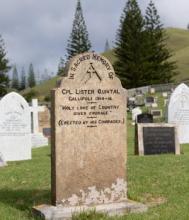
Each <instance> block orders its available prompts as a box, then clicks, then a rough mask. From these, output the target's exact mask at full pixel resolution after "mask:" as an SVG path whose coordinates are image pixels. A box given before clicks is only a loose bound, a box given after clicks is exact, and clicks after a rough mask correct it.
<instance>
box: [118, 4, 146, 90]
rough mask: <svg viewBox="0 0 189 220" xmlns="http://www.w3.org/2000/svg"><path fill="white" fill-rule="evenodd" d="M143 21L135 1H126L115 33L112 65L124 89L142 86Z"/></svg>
mask: <svg viewBox="0 0 189 220" xmlns="http://www.w3.org/2000/svg"><path fill="white" fill-rule="evenodd" d="M143 31H144V19H143V16H142V14H141V10H140V8H139V6H138V3H137V1H136V0H128V2H127V4H126V6H125V8H124V10H123V14H122V16H121V20H120V28H119V29H118V32H117V38H116V48H115V55H116V57H117V61H116V62H115V64H114V68H115V71H116V74H117V75H118V76H119V78H120V79H121V82H122V85H123V87H125V88H133V87H139V86H142V85H143V83H144V82H143V81H144V77H143V74H144V71H143V62H144V61H143V51H144V33H143Z"/></svg>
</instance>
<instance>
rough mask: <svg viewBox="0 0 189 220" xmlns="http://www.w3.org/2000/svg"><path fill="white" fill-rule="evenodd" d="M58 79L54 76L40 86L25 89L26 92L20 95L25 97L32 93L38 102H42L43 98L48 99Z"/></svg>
mask: <svg viewBox="0 0 189 220" xmlns="http://www.w3.org/2000/svg"><path fill="white" fill-rule="evenodd" d="M59 78H60V77H58V76H56V77H53V78H52V79H50V80H47V81H45V82H43V83H42V84H40V85H37V86H35V87H34V88H32V89H30V88H27V89H26V90H24V91H22V92H21V94H22V95H24V96H25V95H27V94H28V93H30V92H31V91H34V95H33V96H34V97H37V98H38V99H39V100H40V101H43V100H44V98H45V97H50V91H51V89H53V88H55V87H56V82H57V81H58V80H59Z"/></svg>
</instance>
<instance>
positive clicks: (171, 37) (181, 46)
mask: <svg viewBox="0 0 189 220" xmlns="http://www.w3.org/2000/svg"><path fill="white" fill-rule="evenodd" d="M166 32H167V35H168V41H167V44H168V48H170V50H171V51H172V54H173V57H172V58H171V60H174V61H176V62H177V66H178V72H179V75H178V76H177V77H176V82H180V81H183V80H186V79H189V31H188V30H183V29H178V28H168V29H166ZM103 55H104V56H106V57H107V58H108V59H109V60H110V62H111V63H112V64H113V63H114V62H115V60H116V58H115V56H114V54H113V50H110V51H108V52H106V53H103ZM57 80H58V77H55V78H53V79H51V80H49V81H46V82H44V83H42V84H41V85H38V86H36V87H34V88H33V90H35V91H36V96H37V97H38V98H39V99H40V100H43V99H44V97H48V96H49V95H50V90H51V89H52V88H54V87H55V85H56V81H57ZM29 91H30V89H27V90H25V91H24V92H23V93H22V94H26V93H28V92H29Z"/></svg>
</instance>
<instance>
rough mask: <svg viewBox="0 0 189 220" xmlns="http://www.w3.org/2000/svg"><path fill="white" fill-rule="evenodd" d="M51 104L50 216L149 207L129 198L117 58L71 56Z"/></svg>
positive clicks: (43, 211) (43, 209)
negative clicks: (114, 63) (115, 60)
mask: <svg viewBox="0 0 189 220" xmlns="http://www.w3.org/2000/svg"><path fill="white" fill-rule="evenodd" d="M67 71H68V72H67V74H66V77H63V79H62V81H61V83H60V85H59V87H58V88H56V89H54V90H53V91H52V98H51V99H52V105H51V132H52V134H51V155H52V156H51V203H52V205H49V206H39V207H35V208H34V212H37V213H39V215H42V216H43V217H44V216H45V217H44V218H46V219H54V220H56V219H62V220H63V219H69V218H71V216H72V214H73V213H78V212H81V211H88V210H91V209H96V211H100V212H106V213H109V214H110V215H116V214H125V212H136V211H146V210H147V207H146V206H145V205H142V204H140V203H135V202H131V201H129V200H128V198H127V179H126V172H127V170H126V161H127V157H126V155H127V141H126V140H127V135H126V134H127V133H126V122H127V120H126V107H127V105H126V100H127V99H126V92H125V90H124V89H123V87H122V86H121V82H120V80H119V79H118V78H117V77H116V75H115V72H114V69H113V67H112V65H111V63H110V62H109V61H108V60H107V59H106V58H105V57H103V56H101V55H98V54H96V53H84V54H80V55H78V56H76V57H74V58H73V59H71V61H70V63H69V66H68V68H67Z"/></svg>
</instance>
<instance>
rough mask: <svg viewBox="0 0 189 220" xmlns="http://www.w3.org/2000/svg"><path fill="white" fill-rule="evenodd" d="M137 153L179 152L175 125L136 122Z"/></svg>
mask: <svg viewBox="0 0 189 220" xmlns="http://www.w3.org/2000/svg"><path fill="white" fill-rule="evenodd" d="M137 148H138V149H137V151H136V152H138V154H139V155H153V154H164V153H174V154H180V145H179V142H178V135H177V127H176V126H175V125H173V124H165V123H159V124H158V123H156V124H152V123H149V124H138V146H137Z"/></svg>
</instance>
